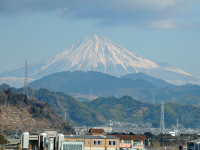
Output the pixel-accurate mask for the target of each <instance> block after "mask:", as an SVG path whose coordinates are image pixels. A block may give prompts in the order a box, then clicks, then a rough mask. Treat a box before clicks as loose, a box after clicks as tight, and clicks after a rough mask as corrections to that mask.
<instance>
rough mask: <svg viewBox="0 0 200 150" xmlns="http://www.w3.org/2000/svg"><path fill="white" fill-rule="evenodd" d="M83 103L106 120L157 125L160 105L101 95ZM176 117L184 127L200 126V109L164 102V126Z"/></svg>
mask: <svg viewBox="0 0 200 150" xmlns="http://www.w3.org/2000/svg"><path fill="white" fill-rule="evenodd" d="M85 104H86V105H88V107H90V108H91V109H93V110H96V111H97V112H99V113H100V114H101V115H103V116H104V117H105V118H106V119H107V120H116V121H125V122H151V123H152V124H153V126H154V127H159V123H160V105H153V104H149V103H145V102H140V101H137V100H134V99H133V98H131V97H129V96H124V97H122V98H115V97H107V98H103V97H101V98H97V99H96V100H94V101H91V102H85ZM105 110H106V111H105ZM177 118H178V119H179V123H180V124H183V125H184V126H185V127H190V128H197V127H199V126H200V119H199V118H200V109H199V107H197V106H192V105H180V104H177V103H167V104H165V124H166V127H170V126H172V125H175V124H176V120H177Z"/></svg>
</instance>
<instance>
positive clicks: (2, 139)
mask: <svg viewBox="0 0 200 150" xmlns="http://www.w3.org/2000/svg"><path fill="white" fill-rule="evenodd" d="M7 143H8V141H7V140H6V139H5V137H4V136H3V135H0V144H7Z"/></svg>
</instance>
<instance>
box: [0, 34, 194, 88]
mask: <svg viewBox="0 0 200 150" xmlns="http://www.w3.org/2000/svg"><path fill="white" fill-rule="evenodd" d="M28 68H29V69H28V76H29V77H30V78H32V79H38V78H40V77H43V76H45V75H48V74H52V73H55V72H61V71H75V70H82V71H98V72H103V73H107V74H110V75H114V76H122V75H125V74H129V73H137V72H143V73H146V74H148V75H151V76H153V77H156V78H160V79H164V80H166V81H168V82H171V83H177V84H184V83H186V82H189V81H190V83H191V82H192V83H194V82H195V83H196V79H194V78H193V76H192V75H191V74H189V73H186V72H184V71H182V70H180V69H178V68H173V67H169V66H161V65H159V64H157V63H155V62H153V61H150V60H148V59H146V58H144V57H141V56H138V55H136V54H135V53H133V52H132V51H129V50H127V49H126V48H124V47H122V46H120V45H118V44H116V43H114V42H113V41H111V40H110V39H108V38H105V37H102V36H97V35H93V36H90V37H86V38H85V39H83V40H81V41H78V42H76V43H74V44H73V45H72V46H71V47H70V48H67V49H65V50H63V51H61V52H59V53H58V54H57V55H55V56H53V57H50V58H49V59H47V60H46V61H44V62H41V63H39V64H36V65H31V66H30V65H29V67H28ZM23 75H24V69H23V68H21V69H17V70H14V71H9V72H4V73H1V74H0V77H23ZM0 81H1V80H0Z"/></svg>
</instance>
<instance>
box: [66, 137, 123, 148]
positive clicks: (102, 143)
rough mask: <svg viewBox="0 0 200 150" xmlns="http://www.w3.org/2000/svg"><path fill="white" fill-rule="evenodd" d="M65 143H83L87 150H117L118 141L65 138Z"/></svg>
mask: <svg viewBox="0 0 200 150" xmlns="http://www.w3.org/2000/svg"><path fill="white" fill-rule="evenodd" d="M65 140H67V141H83V142H84V148H85V149H87V150H119V144H120V141H119V139H87V138H85V139H84V138H65Z"/></svg>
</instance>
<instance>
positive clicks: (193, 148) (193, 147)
mask: <svg viewBox="0 0 200 150" xmlns="http://www.w3.org/2000/svg"><path fill="white" fill-rule="evenodd" d="M187 150H200V139H198V140H193V141H190V142H188V143H187Z"/></svg>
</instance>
